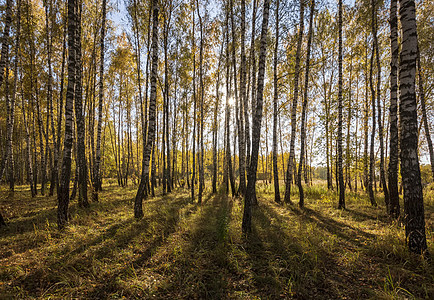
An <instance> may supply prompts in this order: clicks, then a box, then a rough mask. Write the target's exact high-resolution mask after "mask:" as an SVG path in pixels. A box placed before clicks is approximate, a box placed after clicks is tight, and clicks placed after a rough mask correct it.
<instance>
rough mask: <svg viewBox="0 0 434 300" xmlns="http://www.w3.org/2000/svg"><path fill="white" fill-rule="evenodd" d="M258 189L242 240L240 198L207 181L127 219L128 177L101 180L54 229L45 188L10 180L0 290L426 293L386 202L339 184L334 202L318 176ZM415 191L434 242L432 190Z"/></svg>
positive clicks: (223, 295) (66, 294) (424, 270)
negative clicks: (196, 194)
mask: <svg viewBox="0 0 434 300" xmlns="http://www.w3.org/2000/svg"><path fill="white" fill-rule="evenodd" d="M258 191H259V193H258V196H259V205H258V207H255V209H254V210H253V224H252V227H253V230H252V235H251V236H249V237H248V238H247V239H246V238H243V236H242V234H241V222H242V202H241V199H240V198H231V197H227V196H226V195H225V194H222V193H218V194H216V195H211V194H210V193H209V192H210V191H206V193H205V195H206V196H205V197H204V202H203V203H202V204H197V203H192V202H191V201H190V200H189V193H188V191H186V190H182V189H177V190H175V191H174V192H173V193H172V194H170V195H166V196H159V197H155V198H152V199H149V200H147V201H145V202H144V206H143V210H144V217H143V218H142V219H141V220H135V219H134V216H133V215H132V213H131V211H132V207H133V199H134V195H135V189H134V187H133V186H130V187H127V188H120V187H118V186H116V185H107V186H106V185H105V186H104V188H103V191H102V193H101V201H100V202H98V203H92V204H91V206H90V207H89V209H82V208H79V207H78V205H77V203H76V201H74V202H73V203H72V205H71V222H70V225H69V226H68V228H67V229H66V230H65V231H62V232H59V231H58V230H57V226H56V199H55V197H40V196H38V197H36V198H34V199H32V200H30V201H29V199H27V198H26V194H27V192H28V191H25V189H24V188H23V189H21V187H17V190H16V192H15V195H14V201H13V202H11V201H10V200H8V199H6V198H4V197H2V198H1V199H0V205H2V207H5V205H6V207H7V212H8V216H10V218H9V226H8V227H7V228H2V229H0V253H2V254H1V257H0V261H1V264H0V265H1V267H0V282H1V286H0V298H2V299H8V298H16V299H25V298H40V299H53V298H54V299H59V298H63V299H71V298H79V299H84V298H86V299H119V298H122V297H124V298H126V299H148V298H152V299H154V298H155V299H280V298H286V299H291V298H295V299H367V298H370V299H432V298H433V296H434V286H433V278H434V269H433V268H432V265H430V263H428V262H427V261H424V260H423V259H420V258H419V257H416V256H413V255H411V254H410V253H409V252H408V251H407V249H406V246H405V234H404V229H403V227H402V226H399V224H397V223H396V222H391V221H390V219H389V218H388V216H387V214H386V213H385V209H384V205H381V204H380V205H379V207H376V208H375V207H371V206H370V205H369V199H367V197H366V196H364V195H363V194H361V193H349V194H347V209H346V210H343V211H341V210H337V209H336V205H335V202H336V201H335V199H336V193H335V192H327V189H326V186H325V184H324V183H321V184H316V185H315V186H313V187H311V188H307V189H306V207H305V208H303V209H300V208H298V207H297V205H295V204H294V205H285V206H281V205H277V204H276V203H274V201H273V191H272V186H271V185H268V186H267V185H263V184H261V185H259V187H258ZM425 195H426V198H427V199H429V200H427V202H426V215H427V218H426V220H427V239H428V241H430V242H429V243H428V247H429V250H430V252H431V253H434V243H433V238H434V230H433V229H434V218H433V216H434V190H431V189H430V190H428V189H427V190H426V193H425ZM296 197H297V194H294V198H295V199H296ZM24 200H26V201H24ZM294 201H296V200H294ZM380 202H381V201H380Z"/></svg>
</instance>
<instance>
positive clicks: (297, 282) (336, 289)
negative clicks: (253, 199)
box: [246, 203, 374, 299]
mask: <svg viewBox="0 0 434 300" xmlns="http://www.w3.org/2000/svg"><path fill="white" fill-rule="evenodd" d="M273 206H274V204H269V203H262V204H261V205H260V206H259V207H257V208H256V210H255V212H254V216H253V217H254V218H253V231H252V234H251V236H250V238H249V241H248V242H249V245H248V246H247V247H246V249H247V251H248V253H249V255H250V259H251V261H252V266H253V270H254V271H255V274H257V275H256V278H255V286H257V287H258V290H259V293H260V295H262V296H264V297H267V295H272V297H273V298H278V297H282V296H283V297H288V298H290V297H295V298H301V299H304V298H307V299H313V298H318V297H319V298H321V299H337V298H341V297H343V295H347V296H350V298H351V297H354V298H360V297H362V298H363V297H370V296H372V294H370V291H369V289H366V288H362V289H360V290H354V289H351V288H349V287H351V286H352V285H354V284H356V285H357V284H359V283H360V282H359V278H358V274H356V273H358V272H359V270H352V266H351V265H349V266H347V267H345V268H344V267H342V265H340V264H339V263H338V255H336V254H338V253H334V252H331V249H328V248H327V246H325V245H324V244H323V242H324V239H327V237H328V235H330V234H331V235H336V236H338V237H339V238H340V239H341V240H343V241H345V247H348V248H349V251H354V250H355V249H352V247H351V244H353V243H355V244H357V245H360V246H362V245H363V244H362V243H360V242H359V241H358V238H357V236H361V237H365V238H373V237H374V236H373V235H371V234H369V233H366V232H364V231H362V230H359V229H356V228H353V227H351V226H348V225H347V224H343V223H341V222H338V221H335V220H333V219H330V218H327V217H324V216H322V215H321V214H320V213H318V212H315V211H312V210H309V209H308V210H298V209H293V211H294V212H295V215H296V216H297V219H296V220H294V219H292V217H293V216H294V215H291V214H290V215H287V216H283V215H282V214H280V213H278V212H277V211H276V210H275V208H274V207H273ZM291 219H292V220H291ZM297 223H298V224H297ZM309 224H315V226H313V227H312V226H310V227H309ZM301 228H303V230H301ZM309 230H311V231H310V232H309ZM348 230H350V231H354V234H355V235H353V233H350V234H348V233H343V231H348ZM345 251H348V249H346V250H345Z"/></svg>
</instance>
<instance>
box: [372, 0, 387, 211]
mask: <svg viewBox="0 0 434 300" xmlns="http://www.w3.org/2000/svg"><path fill="white" fill-rule="evenodd" d="M376 2H377V1H376V0H372V9H373V11H374V13H373V15H372V31H373V36H374V48H375V52H376V64H377V109H378V115H377V118H378V137H379V139H380V182H381V186H382V188H383V193H384V201H385V202H386V209H387V211H389V207H390V200H389V191H388V190H387V183H386V174H385V171H384V138H383V122H382V121H381V115H382V113H381V100H380V98H381V65H380V51H379V46H378V37H377V27H378V25H377V6H376Z"/></svg>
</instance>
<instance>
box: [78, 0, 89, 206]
mask: <svg viewBox="0 0 434 300" xmlns="http://www.w3.org/2000/svg"><path fill="white" fill-rule="evenodd" d="M76 5H77V15H76V16H77V28H76V30H77V33H76V37H75V38H76V41H75V43H76V44H75V47H76V50H75V55H76V65H75V67H76V73H75V74H76V82H75V99H74V104H75V107H74V108H75V118H76V122H77V132H76V137H77V163H78V204H79V205H80V206H81V207H88V206H89V202H88V200H87V160H86V143H85V138H86V137H85V133H86V128H85V120H84V115H83V103H82V102H83V91H82V88H83V85H82V74H83V66H82V59H81V56H82V55H81V11H82V3H81V1H80V0H78V2H77V4H76Z"/></svg>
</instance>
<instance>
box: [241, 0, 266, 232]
mask: <svg viewBox="0 0 434 300" xmlns="http://www.w3.org/2000/svg"><path fill="white" fill-rule="evenodd" d="M269 11H270V1H269V0H264V9H263V21H262V31H261V46H260V50H259V69H258V85H257V99H256V108H255V114H254V115H253V125H252V155H251V159H250V168H249V172H248V181H247V191H246V196H245V197H244V212H243V222H242V231H243V233H245V234H247V233H249V232H251V231H252V201H253V199H254V197H255V196H256V194H255V193H254V190H255V186H256V171H257V168H258V156H259V155H258V154H259V142H260V138H261V121H262V107H263V96H264V95H263V93H264V75H265V62H266V54H267V31H268V17H269Z"/></svg>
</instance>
